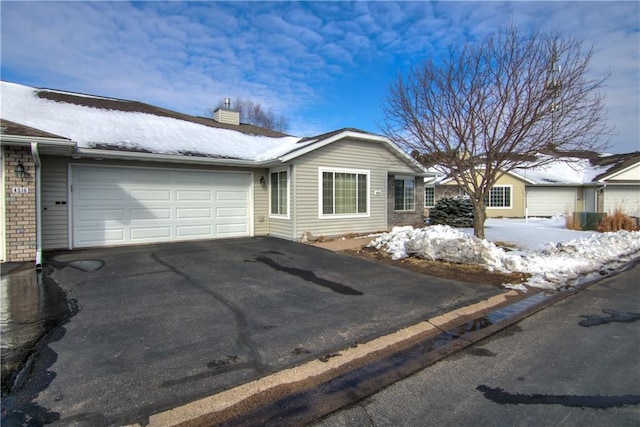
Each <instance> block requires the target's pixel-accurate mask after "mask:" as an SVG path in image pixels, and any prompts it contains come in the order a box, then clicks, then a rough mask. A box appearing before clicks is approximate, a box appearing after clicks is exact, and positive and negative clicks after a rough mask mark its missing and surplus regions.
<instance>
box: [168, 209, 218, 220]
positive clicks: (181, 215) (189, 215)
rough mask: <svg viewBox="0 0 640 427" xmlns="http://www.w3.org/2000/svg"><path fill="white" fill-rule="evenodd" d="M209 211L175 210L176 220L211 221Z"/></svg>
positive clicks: (210, 211)
mask: <svg viewBox="0 0 640 427" xmlns="http://www.w3.org/2000/svg"><path fill="white" fill-rule="evenodd" d="M211 213H212V210H211V209H206V208H201V209H198V208H186V209H180V208H178V209H176V218H177V219H211Z"/></svg>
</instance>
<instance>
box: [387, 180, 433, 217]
mask: <svg viewBox="0 0 640 427" xmlns="http://www.w3.org/2000/svg"><path fill="white" fill-rule="evenodd" d="M394 181H395V179H394V176H393V175H390V176H389V179H388V182H387V195H388V197H387V225H388V226H389V228H391V227H395V226H398V225H412V226H414V227H416V228H418V227H423V226H424V180H423V179H422V178H416V180H415V198H416V199H415V209H414V210H413V211H411V212H407V211H396V210H395V192H396V190H395V182H394Z"/></svg>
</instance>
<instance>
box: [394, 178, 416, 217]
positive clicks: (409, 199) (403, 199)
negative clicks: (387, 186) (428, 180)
mask: <svg viewBox="0 0 640 427" xmlns="http://www.w3.org/2000/svg"><path fill="white" fill-rule="evenodd" d="M394 186H395V204H394V209H395V210H396V211H413V210H415V208H416V203H415V200H416V197H415V194H416V193H415V189H416V181H415V179H414V178H413V177H403V176H396V177H395V179H394Z"/></svg>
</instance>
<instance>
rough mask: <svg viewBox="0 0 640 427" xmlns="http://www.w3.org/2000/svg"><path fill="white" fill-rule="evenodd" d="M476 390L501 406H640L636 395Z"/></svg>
mask: <svg viewBox="0 0 640 427" xmlns="http://www.w3.org/2000/svg"><path fill="white" fill-rule="evenodd" d="M476 390H478V391H479V392H481V393H482V394H483V395H484V397H485V398H487V399H489V400H491V401H492V402H495V403H499V404H501V405H505V404H510V405H562V406H567V407H572V408H593V409H607V408H622V407H624V406H629V405H639V404H640V395H634V394H624V395H620V396H600V395H595V396H579V395H553V394H537V393H536V394H521V393H509V392H507V391H504V390H503V389H501V388H499V387H496V388H493V387H489V386H486V385H479V386H478V387H476Z"/></svg>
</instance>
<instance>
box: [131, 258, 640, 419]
mask: <svg viewBox="0 0 640 427" xmlns="http://www.w3.org/2000/svg"><path fill="white" fill-rule="evenodd" d="M636 262H640V259H636V260H633V261H631V262H628V263H625V264H624V265H622V266H621V267H620V268H618V269H617V270H614V271H609V272H608V274H602V275H600V276H596V277H592V278H590V279H587V280H584V281H582V282H581V283H578V284H576V285H574V286H572V287H571V288H569V289H566V290H564V291H561V292H557V291H556V292H553V293H549V292H545V291H540V292H537V293H532V294H522V293H519V292H517V291H514V290H511V291H507V292H505V293H503V294H500V295H496V296H493V297H491V298H488V299H486V300H482V301H479V302H477V303H474V304H471V305H469V306H466V307H461V308H459V309H457V310H453V311H451V312H448V313H445V314H442V315H439V316H436V317H434V318H432V319H428V320H425V321H421V322H419V323H416V324H414V325H411V326H408V327H405V328H402V329H400V330H398V331H396V332H393V333H390V334H387V335H384V336H381V337H378V338H375V339H372V340H370V341H368V342H365V343H362V344H357V345H355V346H353V347H350V348H346V349H344V350H342V351H339V352H336V353H332V354H328V355H325V356H324V357H322V358H320V359H316V360H312V361H309V362H306V363H304V364H302V365H299V366H295V367H292V368H288V369H284V370H282V371H279V372H276V373H274V374H271V375H268V376H266V377H263V378H260V379H257V380H254V381H251V382H249V383H246V384H242V385H239V386H237V387H234V388H231V389H229V390H226V391H223V392H220V393H218V394H215V395H211V396H208V397H205V398H203V399H199V400H196V401H194V402H191V403H188V404H185V405H182V406H180V407H176V408H173V409H170V410H167V411H163V412H159V413H156V414H154V415H151V416H149V418H148V422H147V423H145V424H131V425H129V426H124V427H142V425H144V426H149V427H167V426H184V427H186V426H189V427H191V426H213V425H242V426H264V425H283V424H284V425H306V424H309V423H312V422H314V421H316V420H318V419H320V418H322V417H324V416H326V415H329V414H330V413H332V412H335V411H337V410H339V409H341V408H343V407H345V406H348V405H350V404H353V403H355V402H357V401H359V400H362V399H364V398H366V397H368V396H370V395H373V394H374V393H376V392H378V391H379V390H381V389H382V388H384V387H387V386H389V385H391V384H392V383H394V382H396V381H399V380H401V379H403V378H406V377H408V376H410V375H412V374H414V373H416V372H418V371H420V370H422V369H424V368H426V367H427V366H429V365H431V364H433V363H435V362H437V361H439V360H441V359H443V358H445V357H447V356H449V355H451V354H453V353H455V352H457V351H459V350H462V349H464V348H466V347H468V346H471V345H473V344H475V343H477V342H479V341H481V340H483V339H485V338H487V337H489V336H491V335H494V334H496V333H498V332H500V331H502V330H503V329H506V328H507V327H509V326H511V325H513V324H515V323H518V322H519V321H521V320H523V319H525V318H527V317H529V316H531V315H533V314H535V313H537V312H538V311H541V310H543V309H545V308H546V307H549V306H551V305H553V304H556V303H558V302H560V301H562V300H564V299H566V298H568V297H570V296H572V295H575V294H577V293H578V292H581V291H582V290H584V289H586V288H588V287H590V286H591V285H594V284H596V283H598V282H599V281H601V280H602V279H606V278H610V277H612V276H615V275H616V274H618V273H620V272H621V271H624V270H626V269H627V268H631V267H632V266H633V265H634V264H635V263H636ZM483 322H484V324H483Z"/></svg>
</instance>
